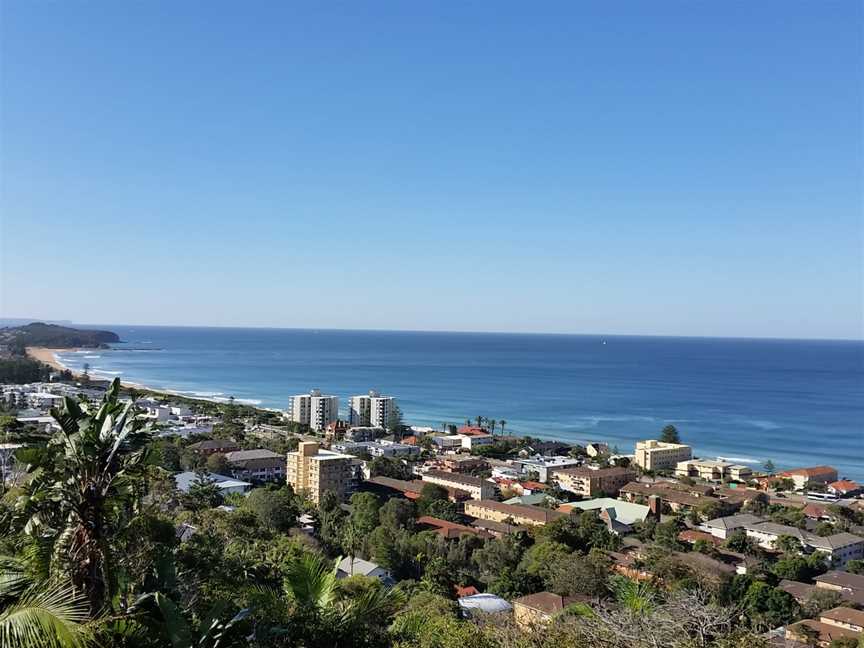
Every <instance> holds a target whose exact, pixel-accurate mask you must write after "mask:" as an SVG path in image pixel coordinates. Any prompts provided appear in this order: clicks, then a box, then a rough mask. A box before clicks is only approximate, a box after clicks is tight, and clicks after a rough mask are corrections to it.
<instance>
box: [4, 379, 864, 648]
mask: <svg viewBox="0 0 864 648" xmlns="http://www.w3.org/2000/svg"><path fill="white" fill-rule="evenodd" d="M55 378H57V377H56V376H55ZM106 389H108V390H109V391H110V389H111V387H110V386H109V385H108V384H107V383H106V382H105V381H99V380H87V381H85V382H83V383H82V382H80V381H77V382H76V381H74V380H73V381H68V380H67V381H59V380H54V381H49V382H40V383H29V384H6V385H2V392H0V405H2V407H3V410H4V412H5V415H4V417H3V419H2V421H3V435H4V438H2V439H0V441H2V444H0V470H2V488H3V492H4V493H6V494H7V497H6V498H5V499H4V501H10V498H9V497H8V495H9V494H16V493H19V494H20V493H22V492H24V491H25V490H26V486H27V484H28V480H29V479H30V477H31V475H30V471H31V470H32V466H31V465H30V464H29V463H28V462H29V459H28V455H27V452H26V451H27V449H28V447H30V446H32V445H34V444H39V443H42V442H43V440H44V439H46V438H49V437H51V436H52V435H55V434H57V433H59V432H61V426H60V423H59V421H58V418H57V417H58V413H59V412H61V411H62V410H63V408H64V407H68V403H67V400H66V399H72V400H75V401H76V402H77V401H84V402H88V401H89V402H92V403H98V402H100V400H102V399H103V397H105V394H106ZM133 399H134V404H133V405H132V407H133V412H134V413H135V416H136V420H139V421H140V422H142V424H146V425H147V427H148V429H151V430H152V433H153V436H152V439H151V440H150V442H149V447H148V459H147V461H148V464H149V466H150V468H151V469H152V470H153V472H152V474H151V475H150V479H151V480H153V484H151V495H149V496H148V497H149V498H150V499H151V504H152V505H153V506H155V507H156V508H158V509H159V510H160V511H161V514H162V515H163V516H168V518H169V519H171V520H172V524H173V525H174V535H175V540H176V543H177V551H179V552H181V553H185V554H187V557H186V559H187V560H188V559H189V554H190V553H194V551H196V550H198V551H200V550H203V549H202V548H203V547H205V546H206V547H210V549H208V551H210V552H213V551H216V552H217V553H216V554H212V555H211V557H217V556H218V559H219V560H225V561H227V562H231V561H236V560H237V559H238V557H237V555H233V556H232V557H231V558H230V559H229V558H226V556H225V555H223V554H220V553H219V549H213V548H212V547H211V545H212V543H213V542H217V544H219V543H221V544H224V545H225V547H226V548H227V547H233V550H234V551H235V552H236V551H238V550H239V549H240V547H238V546H237V544H236V543H237V542H240V543H241V544H243V543H245V544H246V545H247V546H246V549H247V550H252V549H253V548H254V547H258V550H259V552H260V553H261V556H263V555H264V554H265V553H267V552H268V550H269V549H268V540H266V538H270V540H271V541H272V542H273V546H284V542H286V541H289V540H290V542H291V543H292V545H291V546H292V547H293V548H292V549H290V551H292V552H295V553H296V552H311V553H312V555H314V556H317V558H316V560H319V561H322V564H326V561H327V560H330V559H332V560H336V561H338V562H337V563H336V564H335V567H334V569H335V570H336V571H335V576H336V579H337V580H338V581H340V582H342V583H345V584H346V585H342V586H343V587H346V586H347V583H354V585H352V587H354V588H355V589H356V588H359V589H366V590H368V589H370V588H372V589H375V591H378V590H379V589H380V591H386V592H401V593H403V594H404V595H405V597H407V600H408V607H407V609H408V610H409V611H411V610H412V601H413V602H414V603H413V605H415V606H416V607H417V608H419V607H422V606H426V607H428V606H430V605H441V606H443V607H442V610H444V612H443V614H444V616H445V617H448V615H450V614H451V612H449V611H448V610H449V608H448V606H449V605H452V606H453V608H452V610H453V611H452V615H453V619H454V620H453V621H452V623H461V624H464V625H466V626H478V627H485V628H486V630H484V632H495V631H497V632H499V633H501V632H505V630H503V629H501V628H502V627H506V628H509V630H506V632H514V633H518V632H523V633H541V634H543V633H546V634H548V635H549V636H550V637H552V636H554V632H555V628H557V627H565V625H566V623H568V622H571V623H576V626H570V631H571V633H572V632H579V633H585V636H588V635H590V636H594V637H601V638H602V637H604V636H605V635H604V633H612V634H617V635H619V636H622V637H623V636H626V632H625V629H624V628H623V624H624V623H625V620H626V618H629V617H627V614H631V613H632V611H633V606H637V607H638V606H647V607H650V608H652V609H653V610H654V612H652V614H656V615H657V620H656V624H654V625H653V627H651V628H650V629H643V632H644V633H646V635H645V637H642V638H637V639H636V640H634V641H631V642H630V644H629V645H636V646H640V645H672V644H671V643H664V641H666V640H668V641H671V639H668V637H671V636H673V635H675V634H676V633H681V632H684V633H692V632H694V630H693V628H691V627H686V628H682V627H681V626H679V625H677V624H676V622H675V615H676V614H675V611H676V606H678V607H679V608H684V607H686V608H687V609H688V610H690V613H692V610H693V609H694V608H698V609H699V610H701V613H704V614H705V615H713V617H714V618H715V622H716V625H715V626H712V627H711V628H710V629H708V630H705V636H706V637H708V636H713V635H717V636H725V635H727V634H728V635H730V636H731V635H733V634H734V633H735V632H736V631H742V630H745V629H746V630H747V631H749V632H751V633H752V635H748V636H750V637H758V639H759V640H760V641H763V642H764V645H766V646H768V645H770V646H830V647H833V648H839V647H847V646H858V645H859V641H861V640H862V636H864V610H862V608H864V499H862V495H864V487H862V486H861V485H860V484H858V483H856V482H854V481H851V480H849V479H846V478H843V477H844V476H843V475H838V473H837V471H836V470H835V469H833V468H831V467H830V466H808V467H799V468H793V469H787V470H775V469H774V467H773V466H772V465H770V462H766V465H765V466H761V467H759V469H756V467H753V466H748V465H741V464H735V463H731V462H728V461H723V460H719V459H713V458H702V457H695V456H694V451H693V448H692V447H691V446H689V445H688V444H687V443H686V434H682V433H681V432H679V430H677V429H676V428H675V427H674V426H671V425H668V426H666V427H665V428H663V429H662V430H658V431H657V438H653V439H644V440H640V441H638V442H636V443H635V446H634V447H633V448H632V449H630V448H628V449H627V450H629V452H627V451H622V450H621V449H620V448H615V447H611V448H610V446H609V445H608V444H607V443H605V442H604V441H603V440H602V439H597V440H594V441H590V442H588V441H586V442H585V443H584V444H581V445H577V444H572V443H564V442H561V441H556V440H542V439H537V438H532V437H525V436H516V435H513V434H508V433H507V432H506V427H505V426H506V421H503V420H501V421H497V420H493V419H491V418H487V417H484V416H478V417H476V418H474V419H463V422H462V423H459V424H451V423H445V424H442V425H441V426H440V428H432V427H422V426H412V425H410V424H408V423H406V422H404V421H403V419H402V412H401V411H400V408H399V405H398V401H397V398H396V397H394V396H389V395H382V394H381V393H379V392H377V391H374V390H371V391H369V392H368V393H366V394H359V395H352V396H350V397H349V398H348V399H347V410H346V411H345V414H346V416H344V417H341V418H340V412H341V410H340V399H339V397H338V396H336V395H332V394H325V393H322V392H321V391H320V390H318V389H312V390H310V391H309V392H308V393H304V394H298V395H294V396H290V397H288V398H287V399H286V400H287V406H286V409H285V410H284V411H282V412H274V411H269V410H260V409H256V408H253V407H250V406H245V405H238V404H236V403H234V402H233V401H231V400H230V399H229V400H227V401H226V402H219V403H216V402H212V401H200V400H199V401H196V400H191V399H186V398H180V397H178V396H175V395H171V394H165V393H158V392H150V391H144V390H141V391H140V393H139V392H137V391H136V390H127V391H126V392H125V395H124V396H123V397H122V400H123V402H132V400H133ZM156 483H158V484H159V485H158V486H154V484H156ZM154 492H155V493H157V495H153V493H154ZM250 514H251V518H250V517H249V516H250ZM232 519H234V520H236V522H232ZM244 525H251V526H252V527H256V525H260V526H261V527H262V528H265V529H266V533H265V532H264V531H262V532H261V533H263V535H262V536H260V537H259V536H256V535H255V534H252V535H250V536H248V537H245V538H244V533H247V532H248V530H247V531H242V530H241V528H242V527H243V526H244ZM229 529H230V531H228V530H229ZM274 531H276V532H278V534H279V535H280V537H282V539H281V540H279V542H281V543H283V544H282V545H279V543H277V542H276V541H275V540H273V535H272V533H273V532H274ZM235 533H236V534H237V535H236V536H235V535H233V534H235ZM268 534H269V535H268ZM261 556H257V557H255V560H261V559H263V558H262V557H261ZM269 569H275V567H274V566H273V565H272V564H271V565H270V567H269ZM210 586H214V587H215V585H213V584H212V583H211V584H210ZM376 588H377V589H376ZM688 592H698V594H691V595H689V598H688V594H687V593H688ZM706 593H707V594H706ZM430 596H434V597H435V598H434V599H430ZM706 596H707V597H709V598H710V601H709V600H708V598H706ZM435 601H439V602H440V603H435ZM628 606H629V607H628ZM700 606H701V607H700ZM414 612H415V613H416V612H417V610H416V609H414ZM625 613H626V614H625ZM392 614H394V615H395V621H394V623H395V622H397V621H399V619H400V618H403V620H404V615H405V614H407V612H405V611H402V612H399V611H398V610H394V611H393V612H392ZM400 615H401V616H400ZM679 616H680V615H679ZM738 617H741V618H746V620H747V621H746V623H745V624H744V627H738V626H739V621H738ZM572 619H576V622H572ZM568 620H571V621H568ZM691 621H692V620H691ZM562 624H565V625H562ZM490 627H492V628H496V627H497V628H498V629H497V630H495V631H492V630H489V629H488V628H490ZM574 627H577V629H574ZM451 631H452V628H451V629H450V630H448V632H451ZM664 633H666V634H664ZM496 636H498V639H496V641H503V640H501V637H500V635H496ZM580 636H581V635H580ZM664 637H665V638H666V639H664ZM643 640H644V643H640V641H643ZM751 640H752V641H755V639H747V640H746V641H751ZM651 642H654V643H651ZM404 645H414V644H411V643H406V644H404ZM418 645H419V644H418ZM423 645H425V644H423ZM544 645H545V644H544ZM576 645H593V644H588V643H585V644H576ZM598 645H599V644H598ZM603 645H607V644H603ZM608 645H617V644H608ZM688 645H690V644H688ZM692 645H708V644H692ZM712 645H713V644H712ZM724 645H727V644H724ZM728 645H733V644H728ZM734 645H742V646H743V645H752V644H750V643H746V642H745V640H743V639H742V643H741V644H734Z"/></svg>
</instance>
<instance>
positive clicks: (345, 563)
mask: <svg viewBox="0 0 864 648" xmlns="http://www.w3.org/2000/svg"><path fill="white" fill-rule="evenodd" d="M350 576H366V577H367V578H377V579H378V580H380V581H381V582H382V583H383V584H384V585H386V586H388V587H391V586H393V585H395V584H396V581H395V580H394V578H393V576H392V575H391V574H390V572H389V571H387V570H386V569H384V567H381V566H380V565H376V564H375V563H374V562H370V561H368V560H363V559H362V558H358V557H356V556H354V557H353V558H352V557H351V556H346V557H345V558H343V559H342V560H341V561H339V567H338V569H337V572H336V578H339V579H342V578H348V577H350Z"/></svg>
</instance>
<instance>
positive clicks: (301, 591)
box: [285, 553, 339, 608]
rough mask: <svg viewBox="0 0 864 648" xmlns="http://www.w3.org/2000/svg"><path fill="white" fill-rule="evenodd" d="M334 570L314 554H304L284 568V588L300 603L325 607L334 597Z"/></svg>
mask: <svg viewBox="0 0 864 648" xmlns="http://www.w3.org/2000/svg"><path fill="white" fill-rule="evenodd" d="M338 564H339V561H338V560H337V561H336V565H338ZM336 570H337V567H335V566H334V567H333V568H331V567H330V566H329V565H328V564H327V561H325V560H324V559H322V558H319V557H318V556H316V555H315V554H311V553H309V554H306V555H304V556H303V557H301V558H300V559H299V560H297V561H295V562H293V563H292V564H291V565H290V566H289V567H288V569H287V570H286V574H285V589H286V591H287V592H288V594H290V595H291V596H292V597H293V598H294V600H295V601H297V603H299V604H301V605H308V606H313V607H317V608H325V607H327V606H329V605H330V604H331V603H332V602H333V600H334V598H335V593H336Z"/></svg>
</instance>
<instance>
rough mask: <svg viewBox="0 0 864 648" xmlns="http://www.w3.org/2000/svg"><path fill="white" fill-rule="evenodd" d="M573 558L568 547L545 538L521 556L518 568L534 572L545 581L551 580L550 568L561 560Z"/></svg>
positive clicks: (566, 560) (565, 560) (530, 572)
mask: <svg viewBox="0 0 864 648" xmlns="http://www.w3.org/2000/svg"><path fill="white" fill-rule="evenodd" d="M574 559H575V557H574V556H572V555H571V553H570V548H569V547H568V546H567V545H565V544H561V543H560V542H555V541H553V540H545V541H542V542H537V543H535V544H534V546H532V547H531V548H530V549H528V550H527V551H526V552H525V554H524V555H523V556H522V560H521V561H520V563H519V568H520V569H524V570H525V571H526V572H528V573H529V574H534V575H536V576H539V577H540V578H542V579H543V581H544V582H545V583H549V582H550V581H551V575H552V570H553V569H554V568H555V567H556V566H557V565H558V564H559V563H561V562H568V563H570V562H572V561H573V560H574Z"/></svg>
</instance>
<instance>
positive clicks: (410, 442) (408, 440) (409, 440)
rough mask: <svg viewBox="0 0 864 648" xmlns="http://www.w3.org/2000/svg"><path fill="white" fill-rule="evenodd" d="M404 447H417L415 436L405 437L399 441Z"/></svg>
mask: <svg viewBox="0 0 864 648" xmlns="http://www.w3.org/2000/svg"><path fill="white" fill-rule="evenodd" d="M401 442H402V443H404V444H405V445H417V437H416V436H407V437H405V438H404V439H402V441H401Z"/></svg>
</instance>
